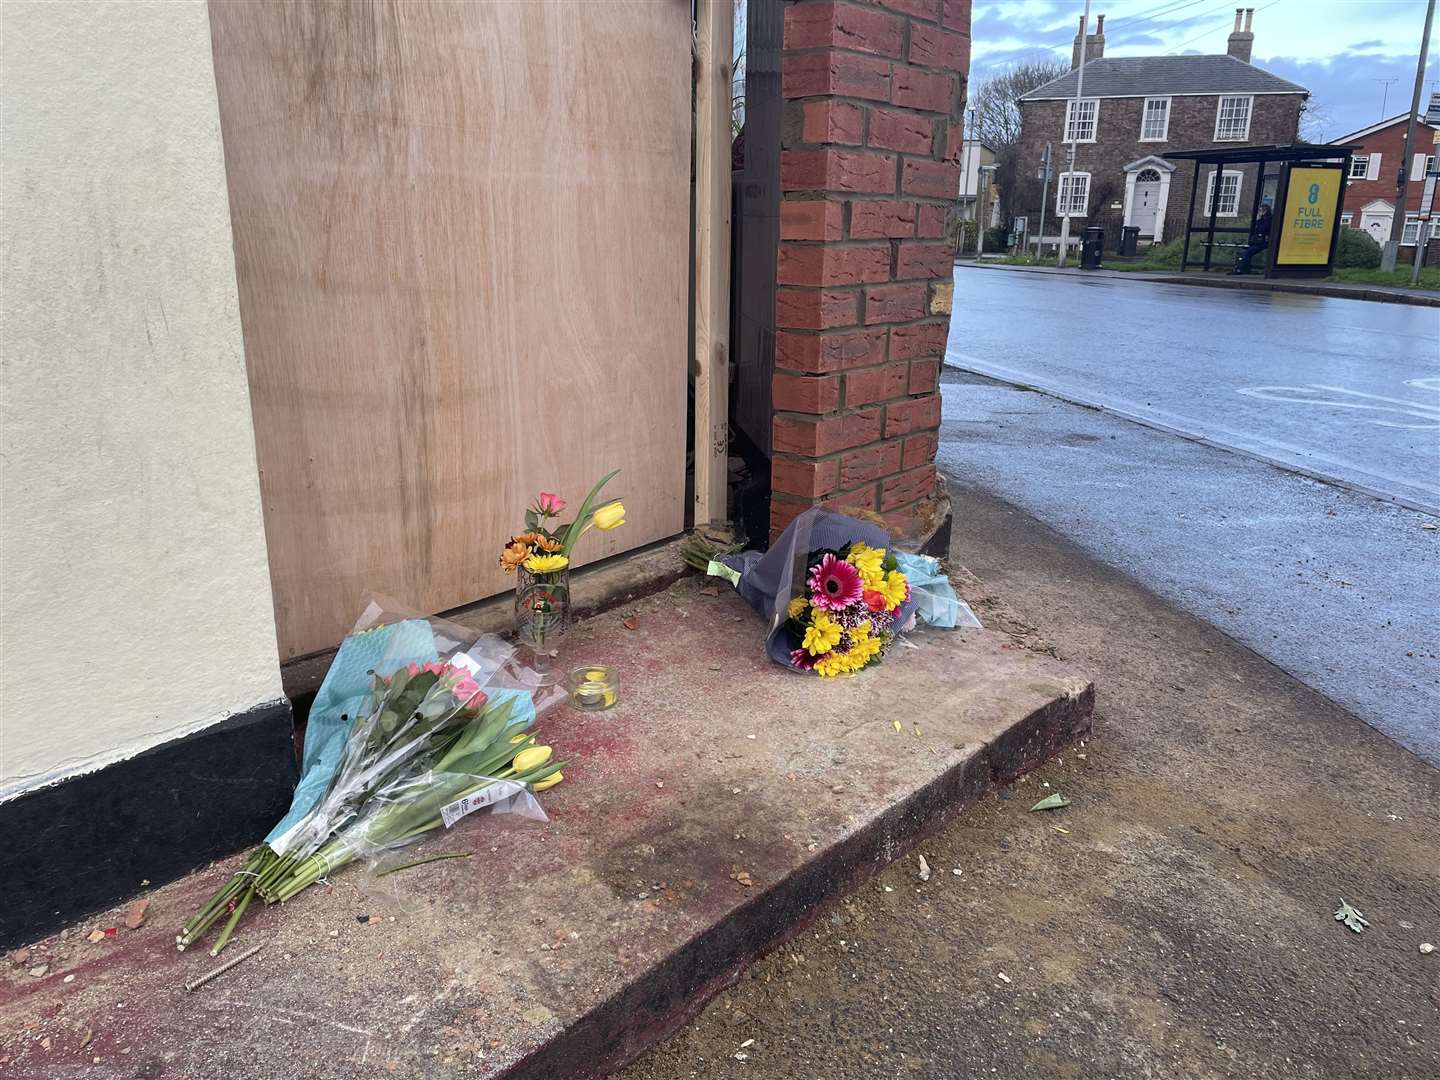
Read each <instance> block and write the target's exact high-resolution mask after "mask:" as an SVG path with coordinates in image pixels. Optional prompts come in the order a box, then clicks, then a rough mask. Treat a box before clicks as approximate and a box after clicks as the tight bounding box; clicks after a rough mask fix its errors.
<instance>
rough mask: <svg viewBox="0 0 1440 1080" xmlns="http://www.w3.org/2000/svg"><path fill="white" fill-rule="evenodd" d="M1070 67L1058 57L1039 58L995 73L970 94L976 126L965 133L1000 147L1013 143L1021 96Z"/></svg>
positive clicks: (1063, 72) (989, 144) (1016, 133)
mask: <svg viewBox="0 0 1440 1080" xmlns="http://www.w3.org/2000/svg"><path fill="white" fill-rule="evenodd" d="M1069 70H1070V68H1069V67H1068V66H1067V65H1065V64H1062V63H1060V62H1059V61H1058V60H1039V61H1035V62H1032V63H1027V64H1016V65H1015V66H1014V67H1011V68H1009V69H1008V70H1006V71H1003V72H1001V73H1000V74H999V75H992V76H991V77H990V78H988V79H986V80H985V81H984V82H983V83H981V84H980V86H979V88H978V89H977V90H976V91H975V93H974V94H973V95H972V96H971V98H970V109H971V113H972V117H973V122H972V129H973V130H972V131H967V132H966V133H965V134H966V135H967V136H972V137H974V138H977V139H979V140H980V141H981V142H983V143H985V144H987V145H988V146H990V147H991V148H992V149H994V150H997V151H998V150H1000V149H1001V148H1002V147H1006V146H1014V145H1015V144H1016V143H1017V142H1019V141H1020V99H1021V98H1022V97H1024V96H1025V95H1026V94H1028V93H1029V92H1030V91H1031V90H1034V89H1035V88H1036V87H1037V86H1043V85H1045V83H1047V82H1049V81H1050V80H1051V79H1058V78H1059V77H1060V76H1061V75H1064V74H1065V73H1066V72H1067V71H1069Z"/></svg>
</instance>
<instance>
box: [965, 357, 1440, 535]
mask: <svg viewBox="0 0 1440 1080" xmlns="http://www.w3.org/2000/svg"><path fill="white" fill-rule="evenodd" d="M945 362H946V364H947V365H948V366H950V367H956V368H960V369H962V370H965V371H973V372H975V373H976V374H977V375H984V376H986V377H987V378H991V379H995V380H996V381H998V382H1003V383H1009V384H1010V385H1012V386H1019V387H1022V388H1024V389H1027V390H1036V391H1038V392H1040V393H1042V394H1047V395H1049V396H1050V397H1054V398H1059V399H1060V400H1061V401H1069V402H1072V403H1073V404H1076V405H1083V406H1086V407H1088V408H1092V409H1098V410H1100V411H1101V412H1105V413H1109V414H1110V415H1112V416H1116V417H1119V418H1120V419H1122V420H1129V421H1130V422H1131V423H1135V424H1140V425H1142V426H1144V427H1150V428H1154V429H1155V430H1157V431H1163V432H1165V433H1166V434H1169V435H1177V436H1179V437H1180V438H1182V439H1188V440H1189V441H1191V442H1197V443H1200V444H1202V445H1204V446H1212V447H1214V448H1215V449H1217V450H1228V451H1230V452H1231V453H1236V454H1239V455H1241V456H1242V457H1248V458H1251V459H1252V460H1255V461H1263V462H1265V463H1266V464H1267V465H1274V466H1276V467H1278V468H1281V469H1285V470H1287V471H1289V472H1294V473H1299V474H1300V475H1301V476H1308V477H1310V478H1312V479H1314V480H1321V481H1324V482H1325V483H1330V484H1336V485H1338V486H1339V487H1343V488H1348V489H1349V490H1351V491H1358V492H1360V493H1362V494H1365V495H1369V496H1372V497H1373V498H1377V499H1381V500H1384V501H1385V502H1391V503H1395V504H1396V505H1398V506H1404V507H1408V508H1409V509H1411V510H1419V511H1420V512H1421V513H1425V514H1436V515H1440V486H1436V485H1434V484H1428V483H1426V482H1424V481H1423V480H1411V479H1407V478H1406V477H1403V476H1397V475H1394V474H1392V473H1387V472H1381V471H1377V470H1375V469H1373V468H1367V467H1366V466H1364V465H1360V464H1358V463H1356V462H1353V461H1348V460H1346V459H1344V458H1340V457H1335V456H1333V455H1330V454H1326V453H1324V452H1322V451H1319V450H1316V449H1314V448H1312V447H1303V446H1296V445H1293V444H1291V443H1286V442H1283V441H1281V440H1279V439H1272V438H1267V437H1265V436H1263V435H1256V434H1251V433H1248V432H1240V431H1234V430H1231V429H1229V428H1225V427H1223V426H1221V425H1219V424H1215V423H1212V422H1209V421H1200V420H1196V419H1194V418H1193V417H1188V416H1181V415H1179V414H1176V413H1171V412H1167V411H1166V410H1164V409H1158V408H1155V407H1154V406H1151V405H1146V406H1140V405H1137V404H1134V403H1132V402H1128V401H1125V400H1123V399H1117V398H1110V397H1108V396H1107V395H1105V394H1098V393H1095V392H1093V391H1091V390H1086V391H1085V392H1083V393H1081V392H1078V391H1072V390H1068V389H1065V388H1064V387H1062V386H1058V385H1056V384H1054V383H1047V381H1046V380H1044V379H1042V378H1040V377H1038V376H1035V375H1031V374H1029V373H1028V372H1024V371H1019V370H1017V369H1015V368H1010V367H1006V366H1005V365H1003V364H996V363H993V362H992V361H989V360H985V359H982V358H980V357H978V356H970V355H968V354H966V353H963V352H961V351H960V350H958V349H955V348H950V349H947V350H946V353H945ZM1312 463H1313V464H1312ZM1322 465H1323V466H1329V467H1330V468H1329V470H1325V471H1322V469H1321V468H1320V466H1322ZM1336 469H1338V470H1341V471H1340V472H1339V473H1337V472H1335V471H1333V470H1336ZM1412 493H1413V494H1412ZM1417 496H1418V497H1417Z"/></svg>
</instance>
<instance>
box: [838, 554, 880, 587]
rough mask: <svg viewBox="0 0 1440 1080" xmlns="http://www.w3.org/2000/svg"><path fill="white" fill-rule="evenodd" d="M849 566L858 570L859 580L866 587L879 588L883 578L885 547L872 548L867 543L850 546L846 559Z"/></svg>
mask: <svg viewBox="0 0 1440 1080" xmlns="http://www.w3.org/2000/svg"><path fill="white" fill-rule="evenodd" d="M847 561H848V562H849V563H850V565H851V566H853V567H855V569H856V570H859V571H860V580H861V581H863V582H864V583H865V588H867V589H879V588H880V583H881V581H883V580H884V578H885V549H884V548H872V547H870V546H869V545H867V544H855V545H854V546H852V547H851V548H850V555H849V557H848V559H847Z"/></svg>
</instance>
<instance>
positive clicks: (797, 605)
mask: <svg viewBox="0 0 1440 1080" xmlns="http://www.w3.org/2000/svg"><path fill="white" fill-rule="evenodd" d="M809 606H810V601H809V600H807V599H806V598H805V597H803V596H797V597H795V599H793V600H791V601H790V608H789V615H790V618H792V619H798V618H799V617H800V616H801V615H804V614H805V609H806V608H807V607H809Z"/></svg>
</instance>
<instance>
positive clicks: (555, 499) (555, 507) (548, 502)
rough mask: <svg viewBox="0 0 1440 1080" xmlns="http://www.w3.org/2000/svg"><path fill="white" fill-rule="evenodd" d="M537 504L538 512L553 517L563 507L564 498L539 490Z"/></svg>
mask: <svg viewBox="0 0 1440 1080" xmlns="http://www.w3.org/2000/svg"><path fill="white" fill-rule="evenodd" d="M538 505H539V507H540V513H542V514H544V515H545V516H546V517H555V516H556V515H557V514H559V513H560V511H561V510H564V509H565V500H564V499H562V498H561V497H560V496H559V495H552V494H551V493H550V492H548V491H542V492H540V501H539V503H538Z"/></svg>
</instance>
